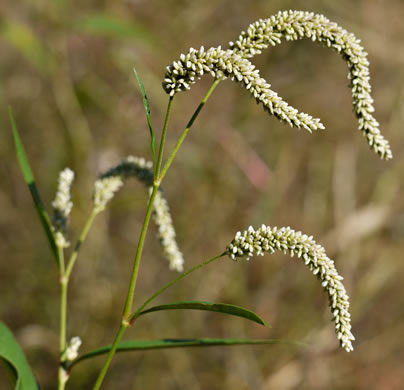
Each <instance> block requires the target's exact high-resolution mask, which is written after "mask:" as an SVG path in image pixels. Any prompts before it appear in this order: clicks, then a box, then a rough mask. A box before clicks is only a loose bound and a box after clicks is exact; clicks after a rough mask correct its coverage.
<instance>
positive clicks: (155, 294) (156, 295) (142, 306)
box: [130, 252, 226, 323]
mask: <svg viewBox="0 0 404 390" xmlns="http://www.w3.org/2000/svg"><path fill="white" fill-rule="evenodd" d="M225 254H226V252H223V253H222V254H220V255H218V256H215V257H212V258H211V259H209V260H206V261H204V262H203V263H200V264H198V265H196V266H195V267H192V268H191V269H189V270H188V271H187V272H184V273H183V274H181V275H180V276H178V277H177V278H175V279H174V280H172V281H171V282H169V283H167V284H166V285H165V286H163V287H162V288H161V289H160V290H158V291H157V292H155V293H154V294H153V295H152V296H151V297H150V298H148V299H146V301H145V302H144V303H143V304H142V305H141V306H140V307H139V308H138V309H137V310H136V311H135V313H133V314H132V316H131V318H130V322H131V323H132V322H133V321H134V320H135V319H136V317H137V316H138V314H139V313H140V312H141V311H142V310H143V309H144V308H145V307H146V306H147V305H148V304H149V303H150V302H151V301H154V299H156V298H157V297H158V296H159V295H161V294H162V293H163V292H164V291H166V290H167V289H169V288H170V287H171V286H173V285H174V284H175V283H177V282H179V281H180V280H182V279H184V278H185V277H186V276H188V275H189V274H191V273H192V272H194V271H197V270H198V269H200V268H202V267H205V265H208V264H210V263H212V262H213V261H215V260H217V259H220V258H221V257H223V256H224V255H225Z"/></svg>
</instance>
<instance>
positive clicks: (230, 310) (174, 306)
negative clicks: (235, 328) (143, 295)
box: [134, 301, 271, 328]
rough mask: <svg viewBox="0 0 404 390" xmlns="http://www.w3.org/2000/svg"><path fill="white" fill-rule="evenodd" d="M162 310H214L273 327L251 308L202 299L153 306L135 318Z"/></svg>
mask: <svg viewBox="0 0 404 390" xmlns="http://www.w3.org/2000/svg"><path fill="white" fill-rule="evenodd" d="M161 310H204V311H213V312H217V313H223V314H228V315H231V316H237V317H242V318H245V319H247V320H250V321H253V322H256V323H257V324H260V325H264V326H266V327H269V328H270V327H271V326H270V325H269V324H268V323H267V322H266V321H264V320H263V319H262V318H261V317H260V316H259V315H258V314H256V313H254V312H253V311H251V310H248V309H245V308H243V307H240V306H236V305H230V304H227V303H212V302H201V301H184V302H173V303H168V304H166V305H158V306H153V307H151V308H149V309H146V310H143V311H141V312H140V313H138V314H137V315H136V316H135V317H134V318H137V317H140V316H141V315H143V314H147V313H152V312H155V311H161Z"/></svg>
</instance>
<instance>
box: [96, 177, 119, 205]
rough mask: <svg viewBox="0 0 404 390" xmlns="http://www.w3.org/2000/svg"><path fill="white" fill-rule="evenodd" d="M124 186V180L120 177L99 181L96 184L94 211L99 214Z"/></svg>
mask: <svg viewBox="0 0 404 390" xmlns="http://www.w3.org/2000/svg"><path fill="white" fill-rule="evenodd" d="M122 186H123V181H122V178H121V177H119V176H111V177H105V178H102V179H97V180H96V181H95V183H94V194H93V202H94V211H95V212H96V213H99V212H101V211H103V210H105V208H106V207H107V204H108V202H109V201H110V200H111V199H112V198H113V197H114V195H115V193H116V192H118V191H119V189H120V188H121V187H122Z"/></svg>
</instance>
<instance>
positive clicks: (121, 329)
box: [93, 321, 129, 390]
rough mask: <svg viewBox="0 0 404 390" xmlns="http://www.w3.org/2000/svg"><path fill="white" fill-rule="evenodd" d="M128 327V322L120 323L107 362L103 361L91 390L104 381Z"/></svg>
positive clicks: (98, 386) (95, 389) (94, 389)
mask: <svg viewBox="0 0 404 390" xmlns="http://www.w3.org/2000/svg"><path fill="white" fill-rule="evenodd" d="M128 326H129V323H128V322H126V321H122V323H121V326H120V327H119V330H118V333H117V334H116V336H115V340H114V342H113V344H112V347H111V350H110V351H109V353H108V356H107V360H106V361H105V364H104V366H103V367H102V370H101V372H100V374H99V376H98V378H97V382H96V383H95V385H94V387H93V390H98V389H99V388H100V387H101V385H102V382H103V381H104V378H105V375H106V374H107V371H108V369H109V366H110V365H111V362H112V359H113V358H114V356H115V352H116V350H117V348H118V345H119V342H120V341H121V338H122V336H123V335H124V333H125V331H126V329H127V327H128Z"/></svg>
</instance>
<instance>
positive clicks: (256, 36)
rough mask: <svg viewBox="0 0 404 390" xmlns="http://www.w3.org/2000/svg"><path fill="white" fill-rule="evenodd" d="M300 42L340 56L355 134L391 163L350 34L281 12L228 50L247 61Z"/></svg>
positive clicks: (318, 19) (314, 18) (323, 21)
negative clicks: (356, 126) (317, 44)
mask: <svg viewBox="0 0 404 390" xmlns="http://www.w3.org/2000/svg"><path fill="white" fill-rule="evenodd" d="M302 38H309V39H311V40H312V41H317V42H320V43H322V44H324V45H326V46H327V47H330V48H332V49H333V50H335V51H337V52H338V53H340V54H341V55H342V58H343V59H344V60H345V61H346V62H347V64H348V68H349V73H348V79H349V80H350V87H351V89H352V100H353V110H354V112H355V115H356V117H357V118H358V122H359V130H360V131H361V132H362V133H363V135H364V136H365V138H366V139H367V142H368V144H369V145H370V147H371V148H372V149H373V150H374V151H375V152H376V153H377V154H378V155H379V156H380V157H381V158H383V159H386V160H388V159H391V158H392V152H391V149H390V145H389V142H388V141H387V140H386V139H385V138H384V137H383V136H382V135H381V133H380V130H379V123H378V122H377V120H376V119H375V118H374V117H373V114H372V113H373V111H374V108H373V99H372V97H371V95H370V92H371V86H370V82H369V80H370V76H369V61H368V59H367V53H366V52H365V51H364V49H363V47H362V46H361V44H360V40H359V39H358V38H356V37H355V35H354V34H352V33H349V32H348V31H346V30H345V29H343V28H342V27H340V26H339V25H338V24H337V23H334V22H331V21H330V20H329V19H327V18H326V17H325V16H323V15H318V14H314V13H313V12H304V11H281V12H279V13H277V14H276V15H273V16H271V17H270V18H268V19H265V20H258V21H257V22H255V23H252V24H251V25H250V26H249V27H248V28H247V30H246V31H243V32H242V33H241V35H240V36H239V38H238V40H237V41H236V42H234V43H233V42H230V48H231V50H233V52H234V53H237V54H239V55H241V56H242V57H243V58H251V57H253V56H254V55H256V54H260V53H261V52H262V50H263V49H265V48H267V47H268V46H275V45H277V44H279V43H281V42H282V41H283V40H286V41H295V40H298V39H302Z"/></svg>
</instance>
